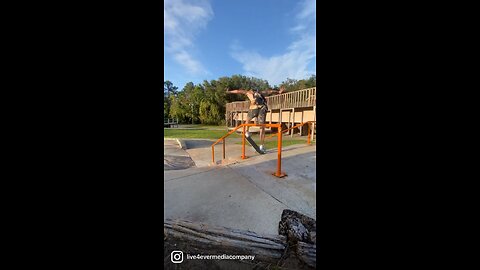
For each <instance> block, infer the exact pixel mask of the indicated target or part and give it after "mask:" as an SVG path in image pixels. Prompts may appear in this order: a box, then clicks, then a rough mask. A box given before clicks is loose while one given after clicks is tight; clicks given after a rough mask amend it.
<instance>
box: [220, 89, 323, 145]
mask: <svg viewBox="0 0 480 270" xmlns="http://www.w3.org/2000/svg"><path fill="white" fill-rule="evenodd" d="M316 91H317V88H316V87H313V88H307V89H303V90H298V91H294V92H289V93H285V94H280V95H274V96H270V97H267V98H266V99H267V104H268V109H269V110H268V112H267V116H266V121H267V122H268V123H270V124H275V123H282V124H284V126H285V127H292V126H294V125H295V124H300V123H304V122H307V121H315V120H316V116H315V112H316V101H317V100H316ZM249 104H250V102H249V101H237V102H231V103H227V105H226V115H225V120H226V123H227V126H228V127H235V126H238V125H239V124H242V123H244V122H245V120H246V119H247V114H248V107H249ZM305 129H306V126H305V127H304V128H303V129H295V130H292V131H291V132H290V135H292V136H293V134H294V133H295V132H298V133H300V134H301V135H304V134H305V135H306V132H305ZM313 130H315V129H314V128H313ZM313 132H314V131H313Z"/></svg>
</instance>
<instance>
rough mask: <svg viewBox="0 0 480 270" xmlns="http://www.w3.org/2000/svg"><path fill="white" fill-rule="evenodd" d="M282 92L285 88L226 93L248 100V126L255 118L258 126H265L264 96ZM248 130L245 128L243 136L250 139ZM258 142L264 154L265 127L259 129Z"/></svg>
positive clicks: (266, 108)
mask: <svg viewBox="0 0 480 270" xmlns="http://www.w3.org/2000/svg"><path fill="white" fill-rule="evenodd" d="M284 91H285V88H283V87H280V90H273V89H268V90H263V91H259V90H258V88H257V89H250V90H244V89H238V90H230V91H229V90H228V89H227V93H230V94H244V95H246V96H247V97H248V99H249V100H250V106H249V111H248V115H247V121H246V124H249V123H250V120H252V119H253V118H255V117H257V120H258V121H257V122H258V123H259V124H265V118H266V116H267V111H268V106H267V100H266V99H265V95H271V94H272V93H276V94H281V93H283V92H284ZM249 128H250V127H249V126H247V132H246V133H245V136H247V137H250V133H249V132H248V130H249ZM260 140H261V145H260V150H261V151H262V152H263V153H265V151H266V149H265V146H264V142H265V126H262V127H260Z"/></svg>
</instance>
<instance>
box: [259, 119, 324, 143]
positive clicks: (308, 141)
mask: <svg viewBox="0 0 480 270" xmlns="http://www.w3.org/2000/svg"><path fill="white" fill-rule="evenodd" d="M315 122H316V121H307V122H303V123H301V124H298V125H295V126H293V127H291V128H289V129H285V130H283V131H282V133H284V132H287V131H289V130H291V129H294V128H298V127H301V126H303V125H305V124H310V123H315ZM307 134H308V136H307V144H310V125H308V132H307ZM273 136H278V134H272V135H270V136H268V137H267V138H271V137H273Z"/></svg>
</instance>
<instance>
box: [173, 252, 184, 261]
mask: <svg viewBox="0 0 480 270" xmlns="http://www.w3.org/2000/svg"><path fill="white" fill-rule="evenodd" d="M170 255H171V256H170V260H172V263H181V262H183V252H182V251H178V250H174V251H172V254H170Z"/></svg>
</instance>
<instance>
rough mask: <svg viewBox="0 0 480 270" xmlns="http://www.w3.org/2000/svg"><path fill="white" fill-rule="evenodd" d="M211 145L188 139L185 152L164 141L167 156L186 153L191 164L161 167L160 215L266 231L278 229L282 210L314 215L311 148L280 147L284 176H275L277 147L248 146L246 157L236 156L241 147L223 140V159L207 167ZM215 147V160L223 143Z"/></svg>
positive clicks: (312, 153) (218, 156)
mask: <svg viewBox="0 0 480 270" xmlns="http://www.w3.org/2000/svg"><path fill="white" fill-rule="evenodd" d="M211 144H212V141H208V140H187V141H186V142H185V145H186V147H187V150H186V151H183V150H181V149H180V147H178V145H177V147H176V148H174V147H173V146H172V145H173V144H172V143H171V142H168V143H167V144H166V145H165V151H166V152H165V154H166V156H170V157H171V156H175V155H178V156H181V157H185V156H186V155H187V156H188V155H190V156H191V158H192V160H193V162H194V163H195V166H193V167H189V168H187V169H177V170H172V169H169V170H164V176H165V178H164V179H165V180H164V193H165V202H164V209H165V216H164V218H182V219H188V220H192V221H197V222H202V223H207V224H212V225H218V226H225V227H230V228H236V229H243V230H251V231H255V232H257V233H269V234H277V233H278V222H279V221H280V217H281V213H282V211H283V209H292V210H296V211H299V212H301V213H303V214H306V215H308V216H310V217H312V218H316V214H315V200H316V197H315V196H316V192H315V187H316V171H315V160H316V148H315V146H305V145H294V146H290V147H286V148H284V150H283V151H282V171H285V172H286V173H287V174H288V176H287V177H285V178H277V177H274V176H272V175H271V174H272V173H273V172H274V171H275V170H276V164H277V152H276V149H269V150H268V153H267V154H265V155H258V154H257V153H256V152H255V151H254V150H253V149H252V148H251V147H250V146H247V147H246V155H247V156H248V157H249V158H248V159H246V160H241V159H239V157H240V155H241V145H238V144H235V143H234V142H233V141H232V140H230V142H229V141H228V140H227V143H226V152H227V162H226V163H225V164H223V165H212V160H211V159H212V156H211ZM215 149H216V150H215V152H216V156H215V157H216V160H217V161H220V160H221V157H222V145H221V144H219V145H217V147H216V148H215ZM182 151H183V152H182ZM164 168H165V165H164Z"/></svg>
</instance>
